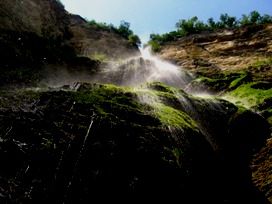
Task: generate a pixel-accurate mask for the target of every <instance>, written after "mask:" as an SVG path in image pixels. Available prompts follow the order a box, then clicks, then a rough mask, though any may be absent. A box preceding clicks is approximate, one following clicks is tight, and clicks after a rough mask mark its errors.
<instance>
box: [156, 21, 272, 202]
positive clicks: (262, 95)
mask: <svg viewBox="0 0 272 204" xmlns="http://www.w3.org/2000/svg"><path fill="white" fill-rule="evenodd" d="M271 48H272V25H271V24H270V25H269V24H268V25H247V26H243V27H240V28H234V29H221V30H217V31H213V32H202V33H199V34H193V35H189V36H185V37H183V38H180V39H176V40H173V41H170V42H166V43H164V44H163V45H162V47H161V50H160V52H159V53H158V54H157V56H159V57H160V58H163V59H165V60H168V61H171V62H173V63H175V64H177V65H179V66H180V67H182V68H183V69H185V70H189V71H190V72H192V73H194V74H195V76H196V80H194V81H192V82H191V83H190V84H189V85H188V86H187V87H186V89H187V90H195V91H196V92H200V93H203V92H207V93H208V94H211V93H212V94H215V95H217V96H219V97H221V98H224V99H226V100H228V101H231V102H233V103H234V104H236V105H239V106H244V107H246V108H248V109H251V110H253V111H255V112H257V113H258V114H260V115H261V116H262V117H264V118H265V119H267V121H268V122H269V123H270V130H272V103H271V101H272V97H271V96H272V60H271V56H272V55H271V54H272V49H271ZM249 126H250V125H248V126H247V127H245V129H247V128H249ZM259 136H260V135H259ZM271 149H272V143H271V139H269V140H267V143H266V145H265V146H264V147H263V148H262V150H261V151H260V152H259V153H256V154H255V155H254V159H253V160H252V164H251V168H252V176H253V181H254V183H255V185H256V186H258V187H259V189H260V190H261V191H263V192H264V193H265V194H266V196H267V198H268V199H269V200H270V202H272V191H271V175H272V171H271V168H270V167H271Z"/></svg>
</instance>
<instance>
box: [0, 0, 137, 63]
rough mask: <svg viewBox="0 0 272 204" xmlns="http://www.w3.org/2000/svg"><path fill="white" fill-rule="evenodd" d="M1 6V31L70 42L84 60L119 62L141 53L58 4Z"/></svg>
mask: <svg viewBox="0 0 272 204" xmlns="http://www.w3.org/2000/svg"><path fill="white" fill-rule="evenodd" d="M0 6H1V8H0V22H1V25H0V29H3V30H9V31H16V32H20V33H21V32H30V33H35V34H37V35H38V36H40V37H45V38H50V39H63V40H66V41H67V43H69V44H71V45H72V46H73V47H74V48H75V50H76V53H77V54H78V55H81V56H87V57H91V58H92V56H93V55H94V54H97V53H99V54H105V55H106V56H107V57H109V58H111V59H119V58H124V57H128V56H130V55H133V54H135V52H136V53H137V51H138V49H137V48H135V47H133V46H131V45H130V44H129V43H128V42H127V40H126V39H124V38H123V37H121V36H120V35H118V34H117V33H116V32H114V31H112V30H110V29H106V28H104V29H99V28H94V27H90V26H87V22H86V20H84V19H83V18H82V17H80V16H78V15H73V14H69V13H68V12H67V11H65V9H64V7H63V6H62V4H61V3H58V1H56V0H44V1H41V0H24V1H21V0H14V1H9V0H3V1H1V2H0ZM117 45H118V49H117Z"/></svg>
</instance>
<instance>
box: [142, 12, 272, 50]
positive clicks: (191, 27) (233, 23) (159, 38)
mask: <svg viewBox="0 0 272 204" xmlns="http://www.w3.org/2000/svg"><path fill="white" fill-rule="evenodd" d="M219 19H220V20H219V21H218V22H215V21H214V19H213V18H209V19H208V20H207V23H204V22H203V21H200V20H199V19H198V17H197V16H194V17H192V18H190V19H188V20H185V19H181V20H179V21H178V22H177V23H176V28H177V30H175V31H171V32H169V33H165V34H162V35H160V34H154V33H153V34H150V37H149V41H148V42H147V44H145V45H144V46H151V48H152V50H153V51H154V52H157V51H159V50H160V46H161V44H162V43H164V42H167V41H171V40H174V39H176V38H181V37H183V36H186V35H190V34H193V33H199V32H201V31H212V30H216V29H220V28H234V27H240V26H243V25H250V24H268V23H272V16H270V15H268V14H265V15H263V16H261V15H260V14H259V12H257V11H252V12H250V14H248V15H245V14H243V15H242V18H241V19H237V18H236V17H235V16H229V15H228V14H227V13H225V14H221V15H220V18H219Z"/></svg>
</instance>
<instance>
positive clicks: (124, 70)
mask: <svg viewBox="0 0 272 204" xmlns="http://www.w3.org/2000/svg"><path fill="white" fill-rule="evenodd" d="M193 78H194V77H193V75H191V74H190V73H188V72H186V71H185V70H183V69H182V68H180V67H178V66H175V65H173V64H171V63H169V62H166V61H163V60H160V59H158V58H156V57H155V56H153V55H152V54H151V51H150V48H149V47H147V48H145V49H143V50H141V55H140V56H139V57H138V56H137V57H133V58H130V59H128V60H126V61H125V62H122V63H118V64H114V65H111V66H109V67H108V66H107V67H105V68H104V69H102V70H101V71H100V72H99V73H98V74H96V75H95V77H94V82H96V83H110V84H115V85H118V86H131V85H137V84H141V83H144V82H162V83H164V84H166V85H168V86H173V87H177V88H184V87H185V86H186V85H187V84H188V83H189V82H191V81H192V80H193Z"/></svg>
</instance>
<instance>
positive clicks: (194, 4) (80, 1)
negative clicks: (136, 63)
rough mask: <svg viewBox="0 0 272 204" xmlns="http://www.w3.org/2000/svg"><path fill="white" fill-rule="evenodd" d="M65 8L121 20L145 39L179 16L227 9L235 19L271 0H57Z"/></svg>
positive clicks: (203, 16) (265, 7)
mask: <svg viewBox="0 0 272 204" xmlns="http://www.w3.org/2000/svg"><path fill="white" fill-rule="evenodd" d="M61 2H62V3H63V4H64V6H65V9H66V10H67V11H69V12H70V13H73V14H78V15H80V16H81V17H83V18H86V19H87V20H95V21H96V22H99V23H106V24H110V23H112V24H113V25H114V26H116V27H118V26H119V25H120V22H121V21H122V20H124V21H126V22H129V23H130V29H131V30H132V31H133V32H134V34H137V35H138V36H139V37H140V38H141V41H142V42H143V43H146V42H147V41H148V39H149V35H150V34H151V33H156V34H164V33H168V32H170V31H173V30H176V28H175V24H176V23H177V22H178V21H179V20H180V19H186V20H187V19H189V18H192V17H194V16H197V17H198V19H199V20H201V21H203V22H205V23H206V21H207V19H208V18H210V17H213V18H214V20H215V21H218V20H219V17H220V14H224V13H227V14H228V15H230V16H235V17H237V18H238V19H239V18H240V17H241V16H242V14H246V15H248V14H249V13H250V12H251V11H258V12H259V13H260V14H261V15H264V14H269V15H272V10H271V9H272V1H271V0H61Z"/></svg>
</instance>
